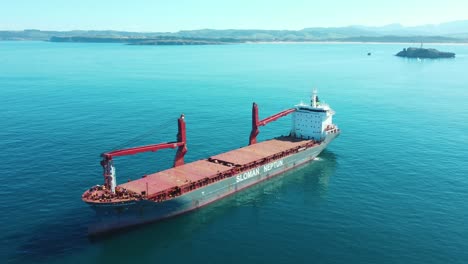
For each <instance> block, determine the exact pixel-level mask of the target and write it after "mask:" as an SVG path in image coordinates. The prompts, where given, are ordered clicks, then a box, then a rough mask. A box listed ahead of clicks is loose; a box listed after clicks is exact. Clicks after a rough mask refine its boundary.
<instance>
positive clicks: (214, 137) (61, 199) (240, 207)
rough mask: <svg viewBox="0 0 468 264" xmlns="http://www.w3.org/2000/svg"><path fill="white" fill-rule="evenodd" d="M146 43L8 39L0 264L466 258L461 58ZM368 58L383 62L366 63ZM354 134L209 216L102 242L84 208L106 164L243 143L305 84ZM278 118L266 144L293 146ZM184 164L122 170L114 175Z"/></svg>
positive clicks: (124, 165)
mask: <svg viewBox="0 0 468 264" xmlns="http://www.w3.org/2000/svg"><path fill="white" fill-rule="evenodd" d="M406 46H407V45H401V44H393V45H390V44H388V45H371V44H284V45H267V44H266V45H225V46H192V47H190V46H185V47H184V46H181V47H177V46H168V47H157V46H154V47H151V46H148V47H145V46H126V45H120V44H74V43H47V42H0V62H1V63H0V149H1V151H0V173H1V174H0V175H1V176H0V177H1V181H0V197H2V202H1V203H0V212H1V214H0V223H1V225H0V241H1V244H0V262H1V263H5V262H12V263H85V262H86V263H125V262H130V261H131V262H133V263H156V262H160V263H182V262H184V263H186V262H188V261H190V262H192V263H194V262H195V263H198V262H207V261H208V262H209V263H221V262H223V263H468V225H467V223H468V191H467V190H468V134H467V131H468V122H467V120H468V74H467V73H468V71H467V69H468V46H450V45H444V46H437V45H433V47H436V48H439V49H441V50H447V51H453V52H456V53H457V58H456V59H448V60H422V61H418V60H408V59H402V58H397V57H394V56H392V55H393V54H395V53H396V52H397V51H399V50H401V49H402V48H403V47H406ZM367 52H372V56H367ZM314 87H316V88H318V89H319V96H320V97H321V99H322V101H323V100H324V101H326V102H328V103H330V104H331V105H332V107H333V108H334V109H335V110H336V112H337V115H336V118H335V119H336V122H337V123H338V124H339V125H340V127H341V129H342V131H343V133H342V135H341V136H340V137H339V138H338V139H337V140H336V141H334V142H333V143H332V144H331V145H330V146H329V148H328V149H327V150H326V151H325V152H323V153H322V155H321V156H320V159H319V160H318V161H315V162H313V163H311V164H309V165H306V166H303V167H301V168H298V169H295V170H293V171H290V172H288V173H286V174H284V175H282V176H280V177H278V178H275V179H274V180H271V181H269V182H266V183H262V184H259V185H257V186H255V187H253V188H250V189H248V190H246V191H243V192H241V193H238V194H235V195H233V196H231V197H228V198H226V199H224V200H222V201H219V202H217V203H214V204H211V205H210V206H208V207H205V208H203V209H201V210H198V211H195V212H193V213H189V214H186V215H183V216H180V217H177V218H173V219H170V220H167V221H162V222H159V223H155V224H152V225H147V226H145V227H142V228H137V229H134V230H130V231H128V232H123V233H119V234H117V235H115V236H110V237H106V238H102V239H98V240H90V239H88V237H87V235H86V232H87V225H88V224H89V223H90V221H92V219H93V212H92V211H91V209H89V208H88V207H87V206H86V205H85V204H84V203H83V202H82V201H81V199H80V197H81V194H82V193H83V192H84V191H85V190H86V189H87V188H88V187H90V186H92V185H94V184H98V183H101V182H102V176H101V168H100V165H99V154H100V153H101V152H104V151H108V150H111V149H114V148H116V147H118V146H122V144H124V143H125V142H128V140H130V139H132V138H134V137H136V136H138V135H141V134H143V133H145V132H147V131H154V133H153V134H151V136H149V137H147V138H144V139H141V140H140V141H138V142H134V144H136V145H141V144H147V143H156V142H162V141H172V140H174V139H175V133H176V128H177V126H176V119H177V117H178V116H179V115H180V114H181V113H184V114H185V115H186V121H187V127H188V140H189V153H188V154H187V156H186V158H187V160H188V161H193V160H197V159H200V158H204V157H207V156H210V155H214V154H217V153H220V152H223V151H227V150H230V149H233V148H238V147H241V146H244V145H246V144H247V142H248V135H249V132H250V108H251V103H252V102H253V101H256V102H257V103H258V104H259V105H260V115H261V116H262V117H264V116H267V115H269V114H273V113H276V112H278V111H280V110H283V109H285V108H288V107H290V106H292V105H293V104H296V103H298V102H299V101H300V100H303V101H307V100H308V98H309V95H310V92H311V90H312V88H314ZM289 123H290V120H289V119H288V118H284V119H283V120H279V121H277V122H275V123H272V124H271V125H269V126H267V127H263V128H262V129H261V134H260V139H267V138H271V137H274V136H278V135H281V134H287V133H288V128H289ZM173 155H174V152H173V151H172V150H165V151H160V152H157V153H149V154H141V155H137V156H131V157H122V158H119V159H118V160H117V161H116V166H117V172H118V180H120V181H121V182H122V181H126V180H127V179H131V178H137V177H139V176H140V175H143V174H146V173H149V172H152V171H156V170H160V169H164V168H167V167H169V164H170V163H171V161H172V158H173Z"/></svg>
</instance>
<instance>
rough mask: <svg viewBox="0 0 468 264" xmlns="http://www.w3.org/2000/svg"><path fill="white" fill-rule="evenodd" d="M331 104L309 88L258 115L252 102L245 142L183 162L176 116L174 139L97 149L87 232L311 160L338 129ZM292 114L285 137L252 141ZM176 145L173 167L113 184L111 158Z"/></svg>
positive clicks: (138, 220)
mask: <svg viewBox="0 0 468 264" xmlns="http://www.w3.org/2000/svg"><path fill="white" fill-rule="evenodd" d="M334 114H335V112H334V111H333V109H332V108H331V107H330V106H329V105H328V104H325V103H322V102H320V100H319V98H318V96H317V92H316V91H314V92H313V94H312V97H311V100H310V104H304V103H300V104H298V105H295V106H294V107H293V108H290V109H287V110H284V111H282V112H279V113H277V114H274V115H272V116H270V117H267V118H265V119H262V120H260V119H259V115H258V106H257V104H255V103H253V106H252V131H251V133H250V138H249V145H248V146H245V147H241V148H239V149H235V150H231V151H228V152H225V153H221V154H218V155H215V156H211V157H209V158H206V159H202V160H197V161H194V162H190V163H184V155H185V154H186V153H187V139H186V128H185V120H184V119H185V117H184V115H181V116H180V118H179V119H178V134H177V141H175V142H166V143H159V144H153V145H147V146H140V147H133V148H128V149H121V150H115V151H110V152H106V153H103V154H101V157H102V161H101V165H102V167H103V170H104V173H103V175H104V184H103V185H96V186H94V187H92V188H90V189H88V190H87V191H85V193H84V194H83V195H82V200H83V201H84V202H86V203H87V204H89V205H90V206H91V207H92V208H93V209H94V210H95V212H96V220H95V221H94V223H92V224H91V225H90V226H89V234H90V235H97V234H102V233H107V232H109V231H112V230H116V229H122V228H126V227H130V226H135V225H141V224H145V223H149V222H154V221H156V220H160V219H164V218H168V217H172V216H176V215H179V214H182V213H185V212H188V211H191V210H194V209H197V208H200V207H202V206H205V205H207V204H209V203H212V202H215V201H217V200H219V199H222V198H223V197H226V196H228V195H230V194H233V193H236V192H239V191H241V190H242V189H245V188H247V187H249V186H252V185H254V184H256V183H259V182H261V181H264V180H268V179H270V178H272V177H274V176H276V175H279V174H281V173H283V172H285V171H287V170H290V169H292V168H294V167H297V166H299V165H301V164H305V163H307V162H310V161H312V160H314V159H315V158H316V157H317V156H318V155H319V154H320V152H322V150H323V149H325V148H326V147H327V145H328V144H329V143H330V142H332V141H333V140H334V139H335V138H336V137H337V136H338V135H339V134H340V129H339V128H338V126H337V125H335V124H334V123H333V115H334ZM287 115H292V125H291V130H290V132H289V135H288V136H281V137H276V138H273V139H270V140H266V141H263V142H257V135H258V134H259V132H260V130H259V128H260V127H261V126H265V125H266V124H268V123H270V122H273V121H275V120H278V119H279V118H282V117H284V116H287ZM167 148H173V149H175V148H177V152H176V155H175V161H174V164H173V167H172V168H170V169H167V170H163V171H160V172H156V173H153V174H149V175H144V176H142V177H141V178H139V179H137V180H133V181H129V182H126V183H123V184H120V185H117V180H116V172H115V167H114V165H113V159H114V158H115V157H119V156H125V155H134V154H138V153H142V152H148V151H153V152H154V151H158V150H161V149H167Z"/></svg>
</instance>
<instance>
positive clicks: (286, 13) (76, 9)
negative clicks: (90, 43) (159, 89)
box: [0, 0, 468, 31]
mask: <svg viewBox="0 0 468 264" xmlns="http://www.w3.org/2000/svg"><path fill="white" fill-rule="evenodd" d="M464 19H468V0H445V1H440V0H387V1H379V0H375V1H372V0H287V1H275V0H269V1H268V0H225V1H223V0H192V1H189V0H165V1H163V0H127V1H123V0H114V1H107V0H0V30H22V29H33V28H34V29H43V30H70V29H114V30H127V31H178V30H184V29H202V28H214V29H227V28H235V29H240V28H244V29H246V28H254V29H302V28H305V27H334V26H346V25H356V24H360V25H368V26H381V25H385V24H390V23H401V24H403V25H409V26H411V25H421V24H438V23H440V22H447V21H453V20H464Z"/></svg>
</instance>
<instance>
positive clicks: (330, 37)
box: [0, 21, 468, 45]
mask: <svg viewBox="0 0 468 264" xmlns="http://www.w3.org/2000/svg"><path fill="white" fill-rule="evenodd" d="M467 24H468V21H467ZM467 28H468V27H467ZM0 40H3V41H31V40H32V41H50V42H77V43H122V44H127V45H222V44H239V43H248V44H252V43H268V44H270V43H271V44H278V43H366V44H378V43H395V44H401V43H404V44H416V43H433V44H468V29H467V32H466V33H457V34H448V33H444V32H441V31H439V32H437V35H435V34H433V33H431V32H430V31H427V32H422V31H388V30H382V29H379V28H362V27H343V28H306V29H302V30H255V29H252V30H250V29H245V30H244V29H242V30H241V29H227V30H213V29H202V30H187V31H179V32H126V31H113V30H72V31H42V30H36V29H29V30H22V31H0Z"/></svg>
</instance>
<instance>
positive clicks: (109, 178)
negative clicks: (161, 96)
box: [101, 115, 187, 192]
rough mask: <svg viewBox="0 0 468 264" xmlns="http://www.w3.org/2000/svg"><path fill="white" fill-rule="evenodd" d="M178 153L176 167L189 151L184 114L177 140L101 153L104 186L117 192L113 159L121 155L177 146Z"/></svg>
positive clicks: (179, 124) (179, 123) (182, 162)
mask: <svg viewBox="0 0 468 264" xmlns="http://www.w3.org/2000/svg"><path fill="white" fill-rule="evenodd" d="M177 147H178V149H177V153H176V156H175V160H174V167H177V166H180V165H183V164H184V156H185V153H187V137H186V130H185V120H184V115H181V116H180V118H179V119H178V133H177V141H176V142H166V143H159V144H153V145H147V146H140V147H133V148H127V149H120V150H114V151H111V152H105V153H102V154H101V157H102V161H101V165H102V167H103V168H104V186H106V188H108V189H110V190H111V191H112V192H115V186H116V178H115V169H114V166H113V164H112V163H113V162H112V159H113V158H114V157H119V156H127V155H134V154H138V153H143V152H148V151H152V152H155V151H158V150H161V149H168V148H172V149H173V148H177Z"/></svg>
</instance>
